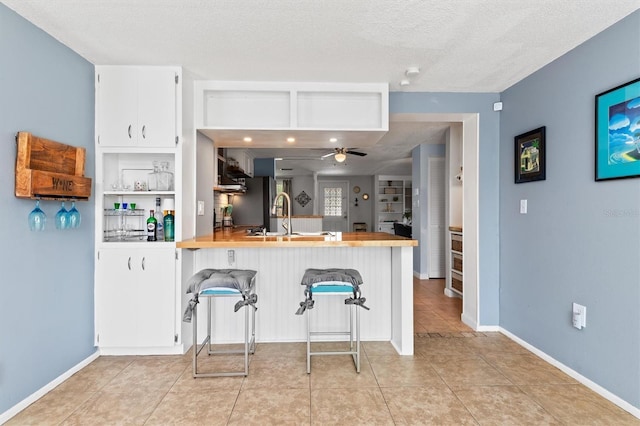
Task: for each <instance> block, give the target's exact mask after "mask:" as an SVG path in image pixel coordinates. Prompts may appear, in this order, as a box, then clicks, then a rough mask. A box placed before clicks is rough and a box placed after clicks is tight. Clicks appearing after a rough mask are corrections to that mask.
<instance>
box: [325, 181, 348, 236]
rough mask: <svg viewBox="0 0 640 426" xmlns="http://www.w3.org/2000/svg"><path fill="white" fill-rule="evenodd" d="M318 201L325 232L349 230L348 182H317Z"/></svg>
mask: <svg viewBox="0 0 640 426" xmlns="http://www.w3.org/2000/svg"><path fill="white" fill-rule="evenodd" d="M318 199H319V200H320V203H319V206H318V207H319V210H320V212H319V213H320V214H321V215H322V216H323V218H322V229H323V230H325V231H337V232H347V231H348V230H349V182H346V181H318Z"/></svg>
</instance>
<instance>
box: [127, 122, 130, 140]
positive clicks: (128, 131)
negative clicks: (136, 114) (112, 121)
mask: <svg viewBox="0 0 640 426" xmlns="http://www.w3.org/2000/svg"><path fill="white" fill-rule="evenodd" d="M127 133H128V134H129V139H131V124H129V129H128V130H127Z"/></svg>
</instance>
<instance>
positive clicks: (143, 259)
mask: <svg viewBox="0 0 640 426" xmlns="http://www.w3.org/2000/svg"><path fill="white" fill-rule="evenodd" d="M145 259H146V258H144V257H143V258H142V270H143V271H144V270H145V269H144V261H145Z"/></svg>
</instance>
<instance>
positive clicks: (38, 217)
mask: <svg viewBox="0 0 640 426" xmlns="http://www.w3.org/2000/svg"><path fill="white" fill-rule="evenodd" d="M46 222H47V215H46V214H44V212H43V211H42V210H40V200H36V207H35V208H34V209H33V210H31V213H29V229H31V230H32V231H44V224H45V223H46Z"/></svg>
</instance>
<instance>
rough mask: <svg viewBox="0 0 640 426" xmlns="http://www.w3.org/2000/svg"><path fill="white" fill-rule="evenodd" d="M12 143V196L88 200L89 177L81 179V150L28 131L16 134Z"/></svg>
mask: <svg viewBox="0 0 640 426" xmlns="http://www.w3.org/2000/svg"><path fill="white" fill-rule="evenodd" d="M16 142H17V144H18V150H17V155H16V197H19V198H42V199H53V200H60V199H77V200H85V201H86V200H87V199H89V197H90V196H91V178H87V177H84V163H85V155H86V150H85V149H84V148H77V147H74V146H71V145H65V144H63V143H60V142H55V141H52V140H49V139H44V138H40V137H37V136H33V135H32V134H31V133H29V132H18V134H17V135H16Z"/></svg>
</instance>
